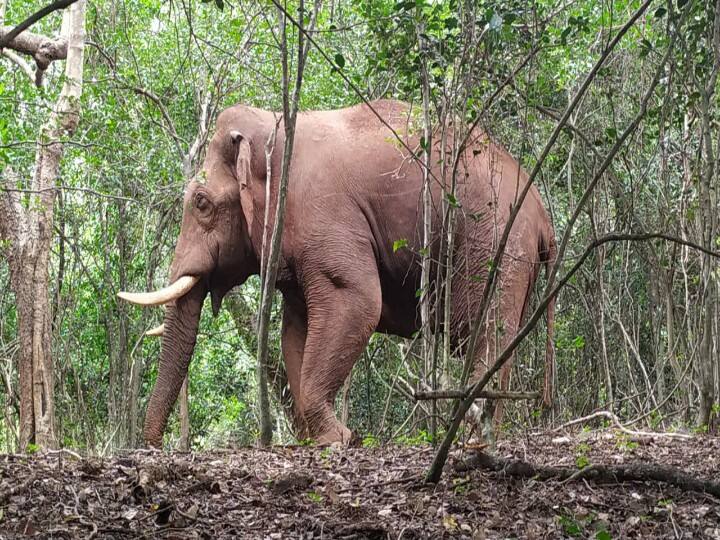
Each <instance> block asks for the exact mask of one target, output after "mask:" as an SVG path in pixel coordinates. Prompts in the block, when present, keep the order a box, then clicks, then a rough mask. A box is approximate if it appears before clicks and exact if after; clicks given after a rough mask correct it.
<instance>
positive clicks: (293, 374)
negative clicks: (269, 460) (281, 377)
mask: <svg viewBox="0 0 720 540" xmlns="http://www.w3.org/2000/svg"><path fill="white" fill-rule="evenodd" d="M306 338H307V313H306V310H305V306H304V304H303V303H302V302H301V301H299V300H296V299H293V298H285V301H284V303H283V319H282V354H283V359H284V361H285V372H286V373H287V378H288V385H289V386H290V393H291V394H292V397H293V427H294V429H295V436H296V437H297V438H298V440H302V439H305V438H307V437H308V433H307V426H306V425H305V419H304V415H303V412H302V409H301V408H300V373H301V370H302V360H303V353H304V352H305V340H306Z"/></svg>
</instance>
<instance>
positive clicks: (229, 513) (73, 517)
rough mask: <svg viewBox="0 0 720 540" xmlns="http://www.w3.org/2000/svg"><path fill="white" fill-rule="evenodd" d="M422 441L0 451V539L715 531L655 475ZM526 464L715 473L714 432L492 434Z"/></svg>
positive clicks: (696, 505) (718, 529)
mask: <svg viewBox="0 0 720 540" xmlns="http://www.w3.org/2000/svg"><path fill="white" fill-rule="evenodd" d="M468 454H469V451H467V452H463V451H460V450H458V451H456V452H455V453H454V454H453V456H452V457H451V458H450V460H449V462H448V465H447V467H446V473H445V475H444V477H443V480H442V482H441V483H439V484H437V485H425V484H423V483H422V477H423V475H424V473H425V472H426V470H427V467H428V465H429V464H430V462H431V460H432V456H433V450H432V448H431V447H429V446H420V447H410V446H388V447H380V448H318V447H275V448H272V449H269V450H259V449H253V448H243V449H233V450H227V451H216V452H207V453H200V454H182V453H173V454H167V453H159V452H152V453H150V452H147V451H144V452H143V451H137V452H132V453H127V454H124V455H120V456H115V457H111V458H103V459H100V458H95V457H89V458H83V459H78V456H76V455H72V454H70V453H67V452H57V453H50V454H47V453H43V454H35V455H32V456H18V455H6V456H0V539H5V538H25V537H27V536H35V537H40V538H118V539H123V538H166V539H169V538H175V539H185V538H258V539H260V538H270V539H273V538H328V539H331V538H344V539H350V538H357V539H360V538H403V539H411V538H472V539H484V538H562V537H566V538H570V537H578V538H596V539H598V540H605V539H610V538H715V539H720V500H718V499H716V498H713V497H712V496H710V495H708V494H704V493H695V492H689V491H682V490H681V489H679V488H677V487H673V486H670V485H667V484H663V483H658V482H624V483H619V482H611V483H602V484H600V483H595V482H593V481H590V480H587V479H582V478H579V479H575V478H571V479H570V481H566V482H564V483H563V482H560V481H557V480H547V481H538V480H536V479H522V478H516V477H510V476H507V475H505V474H504V473H498V472H488V471H483V470H470V471H468V472H458V471H457V470H456V467H457V465H458V463H460V462H461V461H462V460H463V458H465V457H467V456H468ZM496 455H497V456H500V457H515V458H519V459H523V460H526V461H529V462H532V463H534V464H538V465H543V464H544V465H553V466H558V465H560V466H568V467H576V466H588V465H589V464H592V465H593V466H594V465H596V464H605V465H618V464H630V463H648V462H655V463H662V464H665V465H670V466H674V467H677V468H679V469H682V470H684V471H686V472H688V473H690V474H692V475H693V476H697V477H698V478H705V479H708V480H711V481H715V482H718V481H720V439H717V438H711V437H701V436H699V437H696V438H693V439H692V440H690V441H683V440H673V439H667V438H654V439H651V440H647V439H645V440H640V441H637V442H636V441H633V440H631V439H629V438H628V437H627V436H625V435H622V434H615V433H612V432H600V433H583V432H580V433H575V434H573V435H566V436H563V437H559V436H558V435H542V436H533V437H528V438H519V439H514V440H504V441H501V442H500V443H498V448H497V452H496Z"/></svg>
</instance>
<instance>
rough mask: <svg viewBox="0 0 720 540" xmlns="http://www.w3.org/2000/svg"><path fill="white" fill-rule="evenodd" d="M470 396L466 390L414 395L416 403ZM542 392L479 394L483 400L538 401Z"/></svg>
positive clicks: (489, 392)
mask: <svg viewBox="0 0 720 540" xmlns="http://www.w3.org/2000/svg"><path fill="white" fill-rule="evenodd" d="M467 396H468V394H467V392H466V391H465V390H435V391H432V390H426V391H424V390H418V391H417V392H414V393H413V398H414V399H415V400H416V401H421V400H430V399H465V398H466V397H467ZM539 397H540V392H499V391H495V390H483V391H482V392H480V393H479V394H478V398H480V399H482V398H485V399H538V398H539Z"/></svg>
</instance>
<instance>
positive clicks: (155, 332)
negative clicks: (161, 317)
mask: <svg viewBox="0 0 720 540" xmlns="http://www.w3.org/2000/svg"><path fill="white" fill-rule="evenodd" d="M164 333H165V323H162V324H161V325H160V326H156V327H155V328H151V329H150V330H148V331H147V332H145V335H146V336H150V337H160V336H162V335H163V334H164Z"/></svg>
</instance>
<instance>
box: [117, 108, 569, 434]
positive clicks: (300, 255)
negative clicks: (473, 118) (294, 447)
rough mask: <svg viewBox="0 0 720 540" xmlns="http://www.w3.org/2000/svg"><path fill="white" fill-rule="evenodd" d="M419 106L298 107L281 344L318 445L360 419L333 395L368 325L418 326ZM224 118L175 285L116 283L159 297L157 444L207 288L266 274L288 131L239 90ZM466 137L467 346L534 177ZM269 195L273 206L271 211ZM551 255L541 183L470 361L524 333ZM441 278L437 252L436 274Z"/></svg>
mask: <svg viewBox="0 0 720 540" xmlns="http://www.w3.org/2000/svg"><path fill="white" fill-rule="evenodd" d="M420 117H421V116H420V114H419V113H418V108H417V107H413V106H411V105H409V104H406V103H403V102H400V101H393V100H378V101H373V102H367V103H363V104H360V105H356V106H352V107H349V108H345V109H338V110H331V111H307V112H300V113H298V116H297V122H296V128H295V136H294V150H293V157H292V162H291V167H290V170H289V184H288V189H287V203H286V210H285V225H284V232H283V236H282V243H281V254H280V262H279V267H278V274H277V280H276V286H277V289H278V290H279V291H280V292H281V294H282V297H283V317H282V334H281V342H282V343H281V345H282V355H283V358H284V362H285V366H286V371H287V378H288V384H289V387H290V391H291V394H292V396H293V399H294V407H295V412H296V416H297V417H298V419H300V421H301V422H302V424H303V426H304V427H303V429H304V431H305V435H306V436H307V437H309V438H312V439H313V440H314V441H315V442H316V443H334V442H340V443H348V442H349V441H350V438H351V436H352V433H351V432H350V430H349V429H348V428H347V427H346V426H345V425H343V424H342V423H341V422H340V421H339V420H338V419H337V418H336V416H335V413H334V409H333V403H334V399H335V396H336V394H337V392H338V390H339V389H340V387H341V386H342V384H343V382H344V381H345V379H346V377H347V376H348V375H349V373H350V371H351V369H352V367H353V364H354V363H355V362H356V360H357V359H358V357H359V356H360V355H361V354H362V352H363V350H364V348H365V347H366V345H367V343H368V340H369V338H370V337H371V335H372V334H373V332H384V333H387V334H394V335H397V336H402V337H411V336H413V334H414V333H415V332H417V331H418V330H419V329H420V327H421V324H420V322H421V317H420V306H419V300H418V296H419V294H418V289H419V288H420V283H421V260H422V253H423V202H422V198H423V178H424V177H423V174H424V169H423V162H422V160H421V159H419V157H418V156H419V153H420V151H421V147H422V145H423V144H425V143H424V142H423V140H421V133H422V129H421V128H422V122H420V121H419V118H420ZM216 124H217V125H216V131H215V133H214V135H213V136H212V138H211V140H210V142H209V145H208V149H207V152H206V157H205V160H204V163H203V166H202V169H201V170H200V171H199V172H198V174H196V175H195V177H194V178H193V179H192V180H191V181H190V182H189V184H188V185H187V187H186V189H185V193H184V199H183V217H182V224H181V231H180V236H179V239H178V241H177V245H176V248H175V254H174V259H173V261H172V264H171V267H170V283H171V285H169V286H167V287H165V288H164V289H161V290H158V291H154V292H141V293H120V296H121V297H122V298H123V299H125V300H128V301H131V302H134V303H137V304H140V305H145V306H148V305H160V304H165V307H166V313H165V317H164V323H163V324H164V332H163V337H162V346H161V352H160V360H159V372H158V377H157V382H156V384H155V387H154V388H153V390H152V394H151V397H150V401H149V404H148V407H147V413H146V418H145V424H144V438H145V442H146V444H148V445H149V446H154V447H159V446H161V444H162V437H163V432H164V430H165V428H166V424H167V421H168V416H169V414H170V412H171V410H172V408H173V406H174V403H175V401H176V399H177V396H178V393H179V390H180V387H181V385H182V383H183V379H184V378H185V376H186V374H187V371H188V366H189V363H190V360H191V357H192V354H193V349H194V347H195V341H196V336H197V332H198V325H199V320H200V314H201V310H202V306H203V303H204V299H205V297H206V295H207V294H208V293H209V294H210V297H211V304H212V310H213V313H214V314H217V313H218V310H219V309H220V307H221V302H222V299H223V297H224V296H225V295H226V294H227V293H228V292H229V291H230V290H231V289H232V288H233V287H236V286H239V285H241V284H243V283H244V282H245V281H246V280H247V278H248V277H249V276H251V275H253V274H258V273H259V271H260V266H261V250H262V239H263V231H264V230H265V227H266V226H267V227H269V228H272V226H273V223H274V218H273V215H274V209H275V208H276V204H277V202H276V201H277V197H278V185H279V178H280V171H281V165H282V154H283V145H284V141H285V134H284V129H283V123H282V119H279V120H278V119H277V117H276V115H275V114H274V113H273V112H270V111H265V110H261V109H257V108H253V107H250V106H246V105H242V104H239V105H235V106H232V107H230V108H228V109H226V110H224V111H223V112H222V113H221V114H220V115H219V116H218V119H217V122H216ZM278 126H279V127H278ZM274 130H276V133H277V140H276V142H275V145H274V148H273V150H272V153H270V151H269V150H268V149H266V144H267V142H268V140H269V137H270V135H271V133H273V131H274ZM435 138H436V139H439V137H435ZM453 138H454V135H453V131H452V127H450V128H447V137H446V138H445V144H446V146H447V148H445V149H442V148H440V143H441V141H439V140H438V141H435V142H433V143H432V153H431V155H432V160H431V162H432V165H431V166H429V167H428V173H427V174H428V175H430V186H431V187H430V194H431V198H432V211H431V226H432V230H433V232H434V236H440V234H439V231H440V230H441V227H442V219H443V216H442V214H443V210H442V206H443V205H442V204H441V202H442V201H443V198H444V197H445V198H446V200H447V197H448V195H447V190H444V189H443V186H442V185H441V184H442V182H441V181H440V180H439V179H440V178H441V170H440V167H441V163H439V159H438V157H439V156H441V151H444V152H443V153H446V154H447V155H450V153H449V151H450V149H451V148H452V146H453V143H454V140H453ZM458 139H459V137H458ZM467 141H468V143H467V144H465V147H464V148H463V150H462V153H461V157H460V159H459V161H458V169H457V176H456V178H457V186H456V195H455V197H454V198H453V204H454V206H455V212H454V216H455V217H454V222H453V223H454V229H455V237H454V238H455V240H454V243H453V244H452V253H453V259H454V268H455V269H456V272H455V275H454V277H453V279H452V286H451V292H452V295H451V297H450V298H451V299H450V304H451V305H450V330H451V334H452V339H453V343H455V344H460V345H462V344H463V343H465V342H466V341H467V338H468V336H469V334H470V332H471V330H472V318H473V317H474V316H475V313H476V311H477V308H478V305H479V302H480V299H481V296H482V291H483V286H484V284H485V281H486V277H487V275H488V264H489V262H490V261H491V259H492V257H493V254H494V250H495V249H496V246H497V243H498V239H499V237H500V235H501V234H502V231H503V228H504V226H505V224H506V223H507V220H508V217H509V215H510V211H511V208H512V206H513V203H514V202H515V200H516V197H517V195H518V193H519V192H520V191H521V190H522V189H523V187H524V186H525V183H526V182H527V181H528V176H527V174H526V173H525V172H524V171H523V170H522V168H521V166H520V164H519V163H518V162H517V161H516V160H515V159H513V158H512V157H511V156H510V154H509V153H508V152H507V151H506V150H505V149H504V148H503V147H502V146H501V145H500V144H498V143H496V142H495V141H494V140H492V139H491V137H489V136H488V135H487V134H486V133H484V132H483V131H482V130H480V129H476V130H474V131H473V132H472V133H470V135H469V137H468V139H467ZM426 146H427V145H426ZM409 150H412V152H411V151H409ZM266 151H267V153H266ZM268 156H270V159H269V161H270V163H268V162H267V161H268V159H267V157H268ZM268 175H269V176H270V178H268ZM268 181H270V182H271V186H270V188H268V186H267V182H268ZM266 189H267V192H266ZM267 193H269V194H270V196H269V198H270V201H267V200H266V197H267ZM266 209H271V211H270V212H269V220H268V222H267V224H266V223H265V212H266ZM440 249H441V248H440V241H438V240H437V239H436V240H435V241H433V242H432V244H431V247H430V252H431V258H432V259H433V260H435V261H437V259H438V257H439V256H440ZM555 254H556V243H555V235H554V230H553V226H552V223H551V221H550V218H549V216H548V214H547V212H546V210H545V207H544V206H543V203H542V201H541V198H540V194H539V192H538V191H537V189H536V188H535V186H532V187H531V188H530V190H529V192H528V194H527V197H526V198H525V200H524V203H523V205H522V207H521V208H520V211H519V213H518V215H517V217H516V220H515V221H514V224H513V226H512V229H511V233H510V236H509V240H508V243H507V247H506V251H505V255H504V258H503V262H502V264H501V266H500V267H499V268H500V278H499V284H498V288H497V294H496V297H495V299H494V300H493V306H492V308H491V310H490V311H489V314H488V317H487V322H486V323H485V329H484V330H482V331H481V337H480V339H479V341H478V342H479V344H480V346H478V347H476V350H477V351H478V353H477V355H476V358H474V359H473V362H474V367H473V373H472V378H474V379H475V380H476V379H477V378H479V377H480V376H482V374H483V373H485V371H486V370H487V366H488V365H489V364H491V363H492V360H493V358H494V354H495V353H496V352H497V350H498V349H499V347H501V346H503V345H504V344H505V343H507V342H509V341H510V340H511V339H512V338H513V337H514V335H515V334H516V332H517V330H518V329H519V326H520V324H521V323H522V321H523V317H524V316H525V314H526V311H527V310H528V304H529V299H530V297H531V291H532V290H533V286H534V283H535V281H536V279H537V277H538V275H539V271H540V269H541V267H542V266H545V267H546V269H549V265H550V264H551V263H552V262H553V261H554V259H555ZM437 276H438V264H434V265H433V268H432V270H431V272H430V283H431V286H432V285H434V284H435V283H436V281H437V279H438V278H437ZM436 309H440V308H436ZM553 313H554V305H553V304H552V303H551V304H550V306H549V307H548V308H547V329H548V331H547V352H546V359H545V361H546V369H545V385H544V386H545V396H544V397H545V401H548V400H549V393H550V392H551V390H550V383H549V381H550V380H551V378H552V365H553V349H552V327H553ZM496 323H497V324H496ZM500 327H501V328H500ZM498 328H500V330H498ZM508 366H509V364H508ZM508 377H509V367H507V366H506V367H505V368H504V371H502V372H501V376H500V379H501V380H500V382H501V387H507V379H508Z"/></svg>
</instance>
